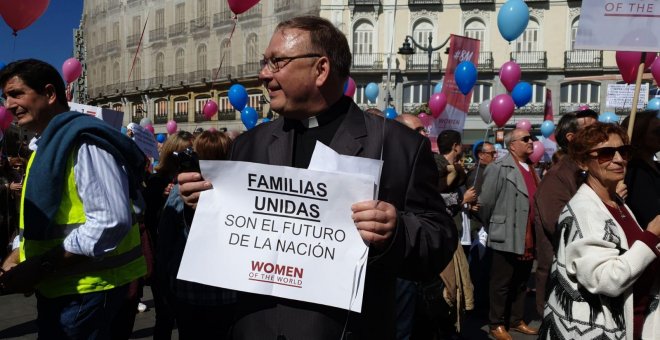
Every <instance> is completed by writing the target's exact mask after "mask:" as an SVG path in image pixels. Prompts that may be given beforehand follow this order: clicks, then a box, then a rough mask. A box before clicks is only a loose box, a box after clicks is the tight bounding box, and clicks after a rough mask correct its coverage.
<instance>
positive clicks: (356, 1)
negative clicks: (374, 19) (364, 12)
mask: <svg viewBox="0 0 660 340" xmlns="http://www.w3.org/2000/svg"><path fill="white" fill-rule="evenodd" d="M348 4H349V5H351V6H378V5H380V0H348Z"/></svg>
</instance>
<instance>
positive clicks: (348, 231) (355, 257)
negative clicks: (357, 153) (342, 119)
mask: <svg viewBox="0 0 660 340" xmlns="http://www.w3.org/2000/svg"><path fill="white" fill-rule="evenodd" d="M200 167H201V170H202V174H203V176H204V178H205V179H206V180H208V181H211V183H213V189H211V190H208V191H204V192H202V194H201V196H200V200H199V203H198V205H197V210H196V212H195V217H194V220H193V223H192V227H191V232H190V235H189V237H188V242H187V244H186V249H185V251H184V254H183V259H182V261H181V266H180V269H179V273H178V278H179V279H181V280H187V281H193V282H199V283H203V284H207V285H212V286H216V287H223V288H227V289H233V290H238V291H243V292H250V293H256V294H264V295H272V296H278V297H282V298H288V299H294V300H300V301H306V302H312V303H318V304H322V305H328V306H333V307H338V308H343V309H350V310H352V311H355V312H360V311H361V307H362V292H363V289H364V276H365V273H366V259H367V256H368V249H369V248H368V246H367V245H366V244H365V243H364V241H363V240H362V238H361V237H360V234H359V233H358V231H357V229H356V227H355V224H354V222H353V220H352V219H351V214H352V212H351V205H352V204H353V203H356V202H360V201H365V200H370V199H372V195H373V186H374V179H373V178H372V177H370V176H362V175H349V174H346V173H332V172H324V171H313V170H307V169H297V168H291V167H283V166H273V165H265V164H256V163H248V162H234V161H202V162H200ZM349 189H350V190H349Z"/></svg>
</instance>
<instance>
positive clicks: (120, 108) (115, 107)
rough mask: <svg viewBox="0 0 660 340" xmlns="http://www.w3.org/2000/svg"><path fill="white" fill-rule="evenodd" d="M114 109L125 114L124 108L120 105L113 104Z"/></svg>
mask: <svg viewBox="0 0 660 340" xmlns="http://www.w3.org/2000/svg"><path fill="white" fill-rule="evenodd" d="M112 109H113V110H115V111H119V112H124V106H123V105H121V104H119V103H116V104H113V105H112Z"/></svg>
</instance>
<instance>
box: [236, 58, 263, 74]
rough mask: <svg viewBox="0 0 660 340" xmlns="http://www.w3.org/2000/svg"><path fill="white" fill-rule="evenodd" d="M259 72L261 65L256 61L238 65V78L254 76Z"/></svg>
mask: <svg viewBox="0 0 660 340" xmlns="http://www.w3.org/2000/svg"><path fill="white" fill-rule="evenodd" d="M260 71H261V65H260V63H259V62H258V61H255V62H249V63H245V64H243V65H238V74H237V76H238V77H250V76H256V75H257V74H259V72H260Z"/></svg>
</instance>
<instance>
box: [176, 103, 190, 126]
mask: <svg viewBox="0 0 660 340" xmlns="http://www.w3.org/2000/svg"><path fill="white" fill-rule="evenodd" d="M174 119H175V120H176V121H177V122H185V121H187V120H188V99H187V98H181V99H178V98H177V99H175V100H174Z"/></svg>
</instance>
